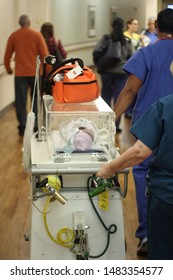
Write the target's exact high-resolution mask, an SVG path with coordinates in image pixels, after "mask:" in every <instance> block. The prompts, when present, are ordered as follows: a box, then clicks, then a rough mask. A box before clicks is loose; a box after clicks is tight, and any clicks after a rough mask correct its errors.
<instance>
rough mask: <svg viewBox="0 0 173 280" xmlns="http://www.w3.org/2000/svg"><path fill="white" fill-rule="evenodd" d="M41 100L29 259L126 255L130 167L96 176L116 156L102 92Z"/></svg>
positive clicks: (35, 142)
mask: <svg viewBox="0 0 173 280" xmlns="http://www.w3.org/2000/svg"><path fill="white" fill-rule="evenodd" d="M43 105H44V110H43V120H44V121H43V123H42V126H41V131H40V135H39V137H38V134H37V133H36V134H33V136H32V139H31V184H32V190H31V200H32V203H31V227H30V244H31V245H30V259H32V260H37V259H39V260H40V259H50V260H51V259H52V260H56V259H57V260H90V259H93V260H95V259H96V260H118V259H120V260H121V259H125V236H124V221H123V207H122V199H123V197H125V196H126V193H127V185H128V173H129V169H125V170H122V171H120V172H119V173H118V174H117V176H116V177H113V178H111V179H109V180H103V179H101V178H97V177H95V174H96V173H97V171H98V169H99V167H100V165H102V164H103V163H104V162H109V161H111V160H112V159H114V158H116V157H118V156H119V151H118V149H117V148H116V147H115V133H116V130H115V114H114V112H113V110H112V109H111V108H110V107H109V106H108V105H107V104H106V103H105V101H104V100H103V99H102V98H101V97H99V98H98V99H96V100H95V101H93V102H85V103H56V102H55V101H54V99H53V98H52V96H49V95H44V96H43ZM77 133H78V135H77ZM83 133H84V134H83ZM87 133H88V134H87ZM86 134H87V135H86ZM76 135H77V137H76ZM88 135H89V136H90V137H89V136H88ZM82 136H85V137H84V138H83V139H82ZM120 176H122V180H121V181H123V186H120V184H119V181H120V180H119V179H120Z"/></svg>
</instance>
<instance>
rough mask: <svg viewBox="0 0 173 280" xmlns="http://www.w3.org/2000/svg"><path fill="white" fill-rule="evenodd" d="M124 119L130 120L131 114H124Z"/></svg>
mask: <svg viewBox="0 0 173 280" xmlns="http://www.w3.org/2000/svg"><path fill="white" fill-rule="evenodd" d="M124 117H125V118H126V119H131V118H132V115H131V114H125V115H124Z"/></svg>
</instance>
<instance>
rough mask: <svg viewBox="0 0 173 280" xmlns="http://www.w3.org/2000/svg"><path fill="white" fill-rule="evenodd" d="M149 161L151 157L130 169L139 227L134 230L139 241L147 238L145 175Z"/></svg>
mask: <svg viewBox="0 0 173 280" xmlns="http://www.w3.org/2000/svg"><path fill="white" fill-rule="evenodd" d="M150 160H151V157H149V158H147V159H146V160H145V161H143V162H142V163H140V164H138V165H135V166H134V167H133V168H132V171H133V177H134V182H135V188H136V203H137V211H138V222H139V226H138V228H137V230H136V237H137V238H139V239H143V238H145V237H147V196H146V175H147V171H148V164H149V162H150Z"/></svg>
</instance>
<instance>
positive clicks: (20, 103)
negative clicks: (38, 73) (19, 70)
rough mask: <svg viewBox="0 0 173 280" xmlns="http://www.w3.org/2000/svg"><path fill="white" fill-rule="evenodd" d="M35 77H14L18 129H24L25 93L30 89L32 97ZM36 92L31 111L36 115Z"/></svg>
mask: <svg viewBox="0 0 173 280" xmlns="http://www.w3.org/2000/svg"><path fill="white" fill-rule="evenodd" d="M34 83H35V77H15V107H16V115H17V120H18V122H19V125H18V129H19V131H21V132H22V131H24V130H25V127H26V120H27V108H26V106H27V95H28V90H29V89H30V96H31V100H32V97H33V91H34ZM36 97H37V94H35V100H34V108H33V111H34V113H35V116H36V117H37V100H36V99H37V98H36Z"/></svg>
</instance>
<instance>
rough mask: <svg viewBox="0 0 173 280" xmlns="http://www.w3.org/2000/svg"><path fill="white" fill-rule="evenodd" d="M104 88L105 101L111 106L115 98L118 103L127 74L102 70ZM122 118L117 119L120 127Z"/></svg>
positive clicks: (102, 93) (117, 125) (102, 94)
mask: <svg viewBox="0 0 173 280" xmlns="http://www.w3.org/2000/svg"><path fill="white" fill-rule="evenodd" d="M101 80H102V89H101V96H102V98H103V99H104V100H105V102H106V103H107V104H108V105H109V106H110V107H111V101H112V99H113V102H114V104H115V103H116V101H117V99H118V96H119V94H120V92H121V90H122V89H123V87H124V85H125V83H126V80H127V76H126V75H117V74H115V73H107V72H101ZM119 123H120V119H119V120H118V121H116V127H117V128H118V127H119Z"/></svg>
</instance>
